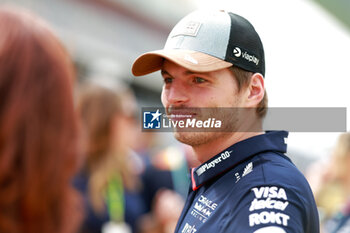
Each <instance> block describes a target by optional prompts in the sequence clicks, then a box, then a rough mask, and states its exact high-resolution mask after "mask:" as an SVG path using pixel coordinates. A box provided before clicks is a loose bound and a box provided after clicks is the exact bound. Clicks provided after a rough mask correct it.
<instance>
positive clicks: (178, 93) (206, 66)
mask: <svg viewBox="0 0 350 233" xmlns="http://www.w3.org/2000/svg"><path fill="white" fill-rule="evenodd" d="M158 70H161V75H162V77H163V79H164V85H163V90H162V103H163V105H164V107H165V109H166V111H167V113H168V114H170V115H190V116H197V117H198V116H202V115H203V114H204V113H205V112H206V111H205V109H216V114H217V115H218V116H219V115H221V116H223V117H222V118H220V119H223V121H224V122H223V124H224V125H225V126H226V127H224V129H223V130H221V132H220V131H215V132H187V131H186V132H185V131H181V130H176V132H175V137H176V139H177V140H179V141H180V142H182V143H185V144H188V145H190V146H192V148H193V151H194V153H195V155H196V157H197V159H198V160H199V161H200V162H201V163H202V164H201V165H199V166H198V167H196V168H192V170H191V188H190V191H189V194H188V197H187V200H186V204H185V207H184V209H183V212H182V215H181V217H180V219H179V222H178V224H177V227H176V230H175V232H181V233H192V232H201V233H202V232H208V233H209V232H210V233H212V232H237V233H242V232H244V233H246V232H256V233H264V232H269V233H284V232H307V233H318V232H319V223H318V213H317V209H316V205H315V201H314V198H313V195H312V192H311V190H310V188H309V185H308V183H307V181H306V179H305V178H304V176H303V175H302V174H301V173H300V172H299V171H298V169H297V168H296V167H295V166H294V165H293V163H292V162H291V161H290V159H289V158H288V157H287V156H286V155H285V153H286V149H287V145H286V139H287V136H288V133H287V132H285V131H270V132H263V130H262V120H263V118H264V116H265V114H266V109H267V98H266V92H265V86H264V75H265V60H264V50H263V45H262V43H261V40H260V38H259V35H258V34H257V32H256V31H255V29H254V27H253V26H252V25H251V24H250V23H249V22H248V21H247V20H246V19H244V18H243V17H241V16H239V15H236V14H233V13H228V12H225V11H195V12H193V13H191V14H189V15H188V16H186V17H185V18H183V19H182V20H181V21H180V22H179V23H178V24H177V25H176V26H175V27H174V28H173V30H172V31H171V33H170V35H169V37H168V40H167V42H166V44H165V47H164V49H163V50H157V51H153V52H149V53H145V54H143V55H141V56H140V57H139V58H137V60H136V61H135V63H134V65H133V68H132V72H133V74H134V75H135V76H141V75H145V74H148V73H152V72H155V71H158ZM227 109H231V111H230V112H229V114H227ZM252 110H253V111H252ZM223 112H225V113H223ZM204 115H205V114H204Z"/></svg>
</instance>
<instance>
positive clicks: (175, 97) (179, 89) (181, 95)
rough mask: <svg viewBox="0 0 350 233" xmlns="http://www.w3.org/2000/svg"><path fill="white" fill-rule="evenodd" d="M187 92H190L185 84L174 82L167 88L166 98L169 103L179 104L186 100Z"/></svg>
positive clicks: (187, 97) (187, 98)
mask: <svg viewBox="0 0 350 233" xmlns="http://www.w3.org/2000/svg"><path fill="white" fill-rule="evenodd" d="M189 94H190V92H189V90H187V88H186V87H185V85H183V84H181V83H176V82H174V83H173V84H172V86H171V87H170V88H169V90H168V93H167V96H166V98H167V101H168V103H169V104H170V105H179V104H184V103H186V102H188V100H189Z"/></svg>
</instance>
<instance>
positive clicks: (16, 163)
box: [0, 7, 80, 233]
mask: <svg viewBox="0 0 350 233" xmlns="http://www.w3.org/2000/svg"><path fill="white" fill-rule="evenodd" d="M73 78H74V72H73V66H72V64H71V61H70V59H69V56H68V55H67V53H66V51H65V50H64V49H63V47H62V45H61V44H60V42H59V41H58V39H57V38H56V36H55V35H54V34H53V33H52V31H51V30H50V28H49V27H48V26H47V25H46V24H45V23H44V22H43V21H42V20H40V19H38V18H37V17H35V16H33V15H31V14H30V13H28V12H25V11H23V10H19V9H15V8H7V7H0V232H7V233H12V232H13V233H17V232H21V233H23V232H26V233H44V232H45V233H50V232H57V233H70V232H74V231H76V230H77V227H78V222H79V220H78V219H79V215H80V213H79V212H78V211H80V209H79V199H78V196H77V194H76V192H75V191H74V189H73V188H72V186H71V178H72V176H73V175H74V174H75V172H76V170H77V163H78V156H77V155H78V149H77V145H78V134H77V124H76V123H77V122H76V115H75V113H74V106H73V93H72V89H73V88H72V85H73Z"/></svg>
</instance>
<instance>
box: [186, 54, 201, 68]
mask: <svg viewBox="0 0 350 233" xmlns="http://www.w3.org/2000/svg"><path fill="white" fill-rule="evenodd" d="M184 60H186V61H189V62H191V63H193V64H196V65H197V64H198V61H197V60H196V59H194V58H193V57H191V56H190V55H188V54H185V57H184Z"/></svg>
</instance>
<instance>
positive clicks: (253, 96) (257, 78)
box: [247, 73, 265, 108]
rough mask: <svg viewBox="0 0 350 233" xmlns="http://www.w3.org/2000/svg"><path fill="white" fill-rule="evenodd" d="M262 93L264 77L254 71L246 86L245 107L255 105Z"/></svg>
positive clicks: (263, 90) (263, 92)
mask: <svg viewBox="0 0 350 233" xmlns="http://www.w3.org/2000/svg"><path fill="white" fill-rule="evenodd" d="M264 94H265V85H264V77H263V76H262V75H261V74H259V73H254V74H253V76H252V78H251V80H250V83H249V86H248V97H247V107H250V108H254V107H257V106H258V104H259V103H260V102H261V100H262V99H263V98H264Z"/></svg>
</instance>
